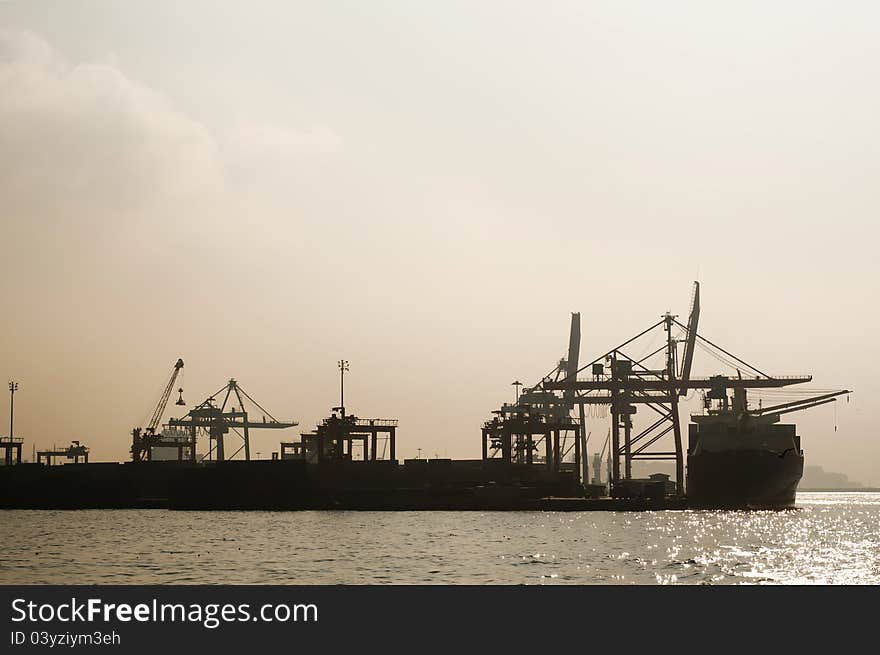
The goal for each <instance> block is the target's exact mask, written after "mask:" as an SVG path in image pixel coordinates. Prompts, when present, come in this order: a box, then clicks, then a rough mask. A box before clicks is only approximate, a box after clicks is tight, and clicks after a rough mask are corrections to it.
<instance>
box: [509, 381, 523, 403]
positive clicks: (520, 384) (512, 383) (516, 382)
mask: <svg viewBox="0 0 880 655" xmlns="http://www.w3.org/2000/svg"><path fill="white" fill-rule="evenodd" d="M510 384H511V385H512V386H514V387H516V396H515V397H514V401H513V404H514V405H518V404H519V388H520V387H521V386H522V385H523V383H522V382H520V381H519V380H516V381H515V382H511V383H510Z"/></svg>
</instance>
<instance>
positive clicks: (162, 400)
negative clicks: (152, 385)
mask: <svg viewBox="0 0 880 655" xmlns="http://www.w3.org/2000/svg"><path fill="white" fill-rule="evenodd" d="M182 368H183V359H178V360H177V362H176V363H175V364H174V369H173V370H172V371H171V378H170V379H169V380H168V384H166V385H165V390H164V391H163V392H162V395H161V396H160V397H159V403H158V404H157V405H156V409H154V410H153V416H152V418H151V419H150V422H149V423H148V424H147V428H146V429H147V431H148V432H153V433H155V431H156V428H158V427H159V423H160V422H161V421H162V415H163V414H164V413H165V406H166V405H167V404H168V399H169V398H170V397H171V392H172V391H173V390H174V382H175V381H176V380H177V376H178V375H179V374H180V369H182Z"/></svg>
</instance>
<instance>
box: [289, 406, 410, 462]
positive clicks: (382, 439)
mask: <svg viewBox="0 0 880 655" xmlns="http://www.w3.org/2000/svg"><path fill="white" fill-rule="evenodd" d="M397 426H398V421H397V419H387V418H370V419H362V418H358V417H357V416H355V415H353V414H346V413H345V408H343V407H334V408H333V413H332V414H331V415H330V416H329V417H327V418H325V419H323V420H322V421H321V422H320V423H318V425H317V427H316V429H315V430H314V431H312V432H304V433H302V434H301V435H300V441H299V442H292V443H291V442H287V443H282V444H281V459H304V460H306V461H307V462H310V463H321V462H325V461H364V462H367V461H369V462H375V461H379V460H388V461H392V462H393V461H396V459H397V455H396V448H397ZM380 443H381V444H382V452H381V453H380V452H379V445H380ZM356 444H357V445H360V447H361V448H360V450H361V458H360V459H359V460H356V459H355V449H354V446H355V445H356Z"/></svg>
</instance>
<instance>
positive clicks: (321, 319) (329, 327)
mask: <svg viewBox="0 0 880 655" xmlns="http://www.w3.org/2000/svg"><path fill="white" fill-rule="evenodd" d="M878 33H880V5H877V4H876V3H873V2H863V3H859V2H843V3H842V2H806V1H799V2H775V3H766V2H737V3H706V2H663V3H657V2H648V1H645V2H625V3H623V2H584V1H572V2H529V3H517V2H492V3H490V2H483V3H474V2H457V1H450V0H447V1H444V2H434V3H427V2H384V1H378V0H376V1H372V2H353V1H352V2H333V1H330V0H327V1H322V2H308V3H305V2H253V1H251V2H248V3H243V2H236V3H232V2H213V1H212V2H208V1H204V2H194V1H191V2H185V3H179V2H165V1H158V0H153V1H151V2H126V3H120V2H112V1H109V0H107V1H70V2H40V1H36V0H27V1H21V2H18V1H15V0H11V1H5V2H0V202H2V205H0V206H2V214H0V217H2V218H0V224H2V233H0V235H2V246H3V255H4V257H3V260H4V261H3V275H2V277H0V289H2V296H0V298H2V307H0V310H2V324H0V325H2V327H0V337H2V338H0V375H2V376H5V377H7V378H10V379H15V380H18V381H19V383H20V390H19V393H18V394H17V395H16V412H15V415H16V422H15V428H16V429H15V431H16V433H17V434H19V435H21V436H24V437H25V439H26V446H25V448H26V451H27V455H28V456H29V455H30V450H31V443H33V442H36V444H37V445H38V447H45V446H49V445H51V444H53V443H55V444H58V445H61V444H65V443H67V442H68V441H69V440H71V439H78V440H81V441H83V442H85V443H87V444H88V445H90V446H91V447H92V452H93V457H94V458H95V459H119V460H122V459H125V458H126V457H127V453H128V448H129V446H130V437H129V431H130V429H131V427H132V426H134V425H139V424H141V423H142V422H143V421H144V420H145V417H146V416H147V415H148V413H149V411H150V409H151V407H152V406H153V405H154V404H155V402H156V400H157V399H158V395H159V392H160V390H161V388H162V386H163V385H164V382H165V379H166V378H167V375H168V373H169V372H170V369H171V366H172V364H173V363H174V361H175V360H176V359H177V357H183V359H184V360H185V362H186V367H185V380H184V388H185V392H184V397H185V399H186V400H187V401H188V402H189V403H190V404H192V403H195V402H197V401H200V400H202V399H204V397H206V396H207V395H208V394H209V393H211V392H213V391H214V390H216V389H217V388H219V387H220V386H222V384H223V383H224V382H225V380H226V379H227V378H229V377H231V376H234V377H236V378H237V379H238V380H239V381H240V382H241V384H242V386H243V387H244V388H245V389H246V390H248V391H249V392H250V393H251V394H252V395H253V396H254V397H255V398H257V400H260V401H261V402H262V403H263V404H264V405H265V406H267V408H268V409H269V410H270V411H272V412H273V413H274V414H275V415H277V416H279V417H291V418H294V419H296V420H299V421H300V422H301V424H302V426H303V427H304V428H309V427H311V426H312V425H313V424H314V422H315V421H317V420H318V419H319V418H321V417H322V416H325V415H326V414H327V413H328V410H329V408H330V407H331V406H333V405H335V404H336V403H337V401H338V372H337V370H336V361H337V360H338V359H340V358H342V357H344V358H346V359H348V360H349V361H350V362H351V373H350V375H349V377H348V380H347V382H348V383H347V388H346V400H347V403H346V404H347V405H348V406H349V407H350V409H351V410H353V411H354V412H355V413H357V414H359V415H361V416H380V417H392V416H393V417H399V418H400V421H401V428H400V433H399V451H398V452H399V456H400V457H411V456H414V455H415V453H416V449H417V448H421V449H422V451H423V453H428V454H431V455H433V454H434V453H437V454H439V455H441V456H443V455H448V456H455V457H478V456H479V452H480V446H479V436H480V432H479V428H480V423H481V421H482V420H484V419H485V418H487V417H488V415H489V412H490V411H491V410H492V409H493V408H495V407H497V406H498V404H499V403H501V402H502V401H505V400H510V399H512V397H513V388H512V387H511V386H510V383H511V382H512V381H513V380H514V379H517V378H519V379H521V380H523V381H529V382H532V381H534V380H536V379H537V378H539V377H540V376H541V375H543V374H544V373H546V372H547V371H548V370H549V369H550V368H552V366H553V365H554V363H555V362H556V360H557V359H558V358H559V357H561V356H562V355H564V353H565V350H566V347H567V341H568V334H567V333H568V321H569V313H570V312H572V311H580V312H581V313H582V323H583V344H582V353H583V356H584V358H585V359H589V358H591V357H592V356H595V355H598V354H601V352H604V351H605V350H607V349H608V348H609V347H611V346H613V345H615V344H616V343H617V342H620V341H622V340H624V339H626V338H628V337H629V336H631V335H632V334H635V333H636V332H638V331H639V330H640V329H642V328H643V327H646V326H647V325H650V324H651V323H652V322H654V321H655V320H657V319H658V318H659V316H660V314H661V313H662V312H664V311H666V310H672V311H674V312H677V313H679V314H681V315H685V314H686V312H687V304H688V299H689V297H690V285H691V282H692V281H693V280H694V279H696V278H697V277H699V279H700V280H701V281H702V284H703V314H702V320H701V332H702V333H704V334H705V335H706V336H708V337H709V338H710V339H712V340H713V341H715V342H717V343H720V344H722V345H724V346H725V347H726V348H728V349H729V350H732V351H733V352H736V353H737V354H740V355H741V356H743V357H744V358H745V359H747V360H749V361H752V362H753V363H755V364H756V365H757V366H758V367H759V368H761V369H762V370H765V371H768V372H770V373H772V374H789V373H791V374H794V373H802V372H809V373H812V374H813V375H814V376H815V385H814V386H816V387H819V388H831V387H837V388H840V387H848V388H852V389H855V394H854V395H853V397H852V399H851V402H850V403H849V404H846V403H838V406H837V408H836V410H835V409H833V408H832V407H829V406H826V407H822V408H817V409H815V410H812V411H811V412H808V413H805V414H799V415H795V416H796V417H797V421H798V423H799V427H800V430H799V431H800V433H801V435H802V437H803V443H804V449H805V451H806V455H807V460H808V462H807V463H808V464H821V465H823V466H825V468H826V469H831V470H838V471H842V472H845V473H847V474H848V475H850V476H851V477H853V478H855V479H857V480H860V481H862V482H864V483H873V484H875V485H880V471H878V468H877V462H878V459H880V457H878V456H880V445H878V440H877V438H876V430H877V425H878V423H880V408H878V406H877V403H876V402H875V401H874V398H875V397H877V396H878V395H880V383H878V381H877V374H876V372H875V371H874V370H873V369H874V366H875V365H876V363H877V361H878V345H877V343H878V340H877V337H876V334H875V333H876V325H877V324H878V321H880V309H878V304H877V298H876V294H875V291H876V287H877V280H878V275H877V273H878V263H877V256H876V251H877V245H876V241H877V236H878V228H877V227H876V224H875V222H876V220H877V217H878V209H880V188H878V181H880V130H878V116H880V91H878V88H880V87H878V85H877V80H878V79H880V40H878V38H877V34H878ZM715 369H716V362H715V361H714V360H711V359H707V358H706V357H700V356H699V354H698V359H697V361H696V363H695V366H694V373H695V374H708V373H713V372H715ZM175 409H176V408H175ZM835 414H836V421H837V425H838V430H837V432H834V424H835ZM7 419H8V408H6V409H3V410H2V412H0V424H2V425H3V427H2V431H3V433H5V432H6V431H7V427H8V426H7V425H6V424H5V421H6V420H7ZM591 429H592V430H593V431H594V434H598V433H601V436H600V437H599V438H597V439H596V440H597V441H600V443H601V439H602V438H604V434H605V431H606V429H607V428H606V426H605V424H602V423H600V422H598V421H597V422H594V424H593V425H592V426H591ZM279 437H280V433H278V432H269V431H266V432H264V433H259V434H257V435H255V436H254V437H253V444H254V445H252V451H254V452H257V451H260V452H262V453H263V457H266V456H268V453H269V452H270V451H271V450H273V449H277V442H278V440H279ZM590 450H591V451H592V450H593V442H592V441H591V446H590Z"/></svg>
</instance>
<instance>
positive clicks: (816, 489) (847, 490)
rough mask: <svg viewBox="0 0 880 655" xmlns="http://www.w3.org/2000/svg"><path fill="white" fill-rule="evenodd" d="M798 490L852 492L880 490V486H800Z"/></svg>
mask: <svg viewBox="0 0 880 655" xmlns="http://www.w3.org/2000/svg"><path fill="white" fill-rule="evenodd" d="M798 491H822V492H828V491H840V492H844V493H847V492H848V493H852V492H854V491H868V492H878V491H880V487H798Z"/></svg>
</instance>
